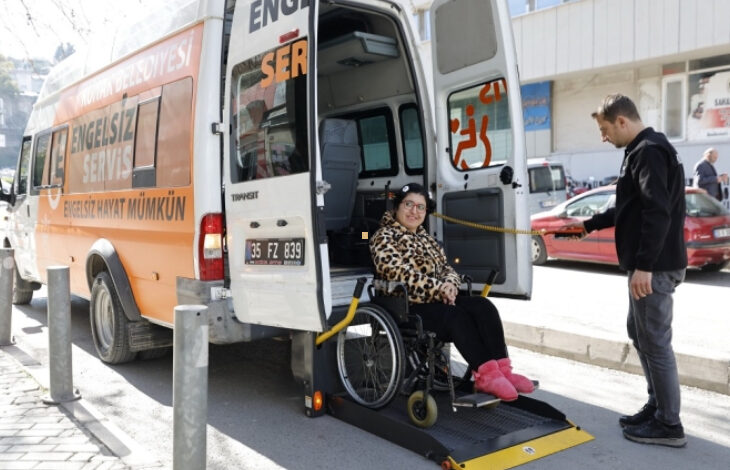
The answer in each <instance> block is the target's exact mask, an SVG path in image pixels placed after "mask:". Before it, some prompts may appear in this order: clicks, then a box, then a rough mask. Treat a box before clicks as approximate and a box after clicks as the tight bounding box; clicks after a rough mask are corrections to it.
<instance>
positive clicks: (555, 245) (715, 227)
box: [531, 186, 730, 271]
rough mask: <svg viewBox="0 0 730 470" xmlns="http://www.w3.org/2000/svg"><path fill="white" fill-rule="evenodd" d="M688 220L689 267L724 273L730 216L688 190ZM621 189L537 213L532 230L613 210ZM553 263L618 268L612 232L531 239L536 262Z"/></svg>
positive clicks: (711, 200) (597, 192)
mask: <svg viewBox="0 0 730 470" xmlns="http://www.w3.org/2000/svg"><path fill="white" fill-rule="evenodd" d="M685 200H686V202H687V217H686V218H685V219H684V239H685V241H686V242H687V260H688V262H689V266H692V267H696V268H702V269H704V270H707V271H719V270H721V269H723V268H724V267H726V266H728V264H730V212H728V210H727V209H725V208H724V207H723V206H722V204H720V203H719V202H718V201H717V200H716V199H715V198H713V197H711V196H709V195H708V194H707V192H705V190H703V189H697V188H690V187H687V188H685ZM615 201H616V186H604V187H601V188H596V189H594V190H591V191H588V192H586V193H583V194H581V195H579V196H576V197H574V198H572V199H569V200H568V201H565V202H564V203H562V204H559V205H557V206H555V207H554V208H553V209H551V210H549V211H547V212H540V213H537V214H534V215H533V216H532V217H531V219H532V230H544V231H546V232H549V231H552V230H556V229H557V228H558V227H560V226H562V225H564V224H566V223H569V222H575V221H579V220H585V219H587V218H589V217H591V216H592V215H593V214H596V213H599V212H603V211H605V210H606V209H607V208H609V207H612V206H613V205H614V204H615ZM548 258H557V259H566V260H574V261H590V262H595V263H606V264H618V258H617V256H616V245H615V244H614V229H613V227H611V228H607V229H603V230H595V231H593V232H591V233H590V234H588V236H586V237H585V238H583V239H581V240H577V239H575V238H568V237H560V236H558V237H557V238H556V236H555V235H553V234H545V235H535V236H533V237H532V263H533V264H543V263H545V261H547V259H548Z"/></svg>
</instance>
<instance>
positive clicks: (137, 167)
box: [132, 97, 160, 188]
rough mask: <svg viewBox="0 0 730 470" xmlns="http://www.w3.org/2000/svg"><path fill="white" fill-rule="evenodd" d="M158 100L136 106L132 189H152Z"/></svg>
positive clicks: (153, 99)
mask: <svg viewBox="0 0 730 470" xmlns="http://www.w3.org/2000/svg"><path fill="white" fill-rule="evenodd" d="M159 110H160V98H159V97H156V98H152V99H151V100H149V101H145V102H142V103H140V104H139V105H138V106H137V130H136V132H135V136H134V165H133V166H134V170H133V173H132V187H134V188H145V187H154V186H155V185H156V184H157V181H156V178H155V153H156V151H157V145H156V144H157V125H158V119H157V117H158V116H159Z"/></svg>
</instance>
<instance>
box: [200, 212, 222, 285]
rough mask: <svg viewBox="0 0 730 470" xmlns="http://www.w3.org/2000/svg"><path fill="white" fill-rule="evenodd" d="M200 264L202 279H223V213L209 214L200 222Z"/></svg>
mask: <svg viewBox="0 0 730 470" xmlns="http://www.w3.org/2000/svg"><path fill="white" fill-rule="evenodd" d="M198 264H199V267H200V280H201V281H217V280H220V279H223V214H207V215H205V216H203V220H202V221H201V222H200V238H199V239H198Z"/></svg>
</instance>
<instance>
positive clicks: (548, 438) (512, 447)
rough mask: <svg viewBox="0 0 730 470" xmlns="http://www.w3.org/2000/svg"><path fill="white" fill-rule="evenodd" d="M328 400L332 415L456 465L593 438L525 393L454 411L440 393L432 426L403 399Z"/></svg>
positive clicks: (550, 450) (497, 462)
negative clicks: (417, 422) (492, 406)
mask: <svg viewBox="0 0 730 470" xmlns="http://www.w3.org/2000/svg"><path fill="white" fill-rule="evenodd" d="M326 403H327V411H328V413H329V414H331V415H332V416H334V417H336V418H338V419H341V420H343V421H345V422H347V423H349V424H352V425H354V426H357V427H359V428H361V429H363V430H365V431H368V432H370V433H372V434H375V435H377V436H379V437H381V438H383V439H386V440H388V441H390V442H392V443H394V444H397V445H399V446H401V447H404V448H406V449H409V450H411V451H413V452H416V453H417V454H419V455H422V456H423V457H426V458H428V459H430V460H433V461H435V462H436V463H438V464H443V465H445V464H450V465H451V468H454V469H458V468H463V469H476V470H480V469H487V468H488V469H495V468H505V469H506V468H512V467H514V466H517V465H521V464H523V463H526V462H529V461H531V460H536V459H539V458H541V457H545V456H547V455H550V454H554V453H556V452H559V451H561V450H564V449H567V448H569V447H573V446H576V445H578V444H581V443H584V442H587V441H590V440H592V439H593V436H591V435H590V434H588V433H587V432H585V431H583V430H581V429H580V428H579V427H576V426H575V425H574V424H573V423H571V422H570V421H569V420H567V419H566V417H565V415H564V414H563V413H561V412H560V411H558V410H557V409H555V408H553V407H552V406H550V405H548V404H547V403H545V402H542V401H539V400H535V399H533V398H529V397H525V396H521V397H520V398H519V399H518V400H517V401H514V402H511V403H504V402H503V403H502V404H500V405H499V410H496V411H491V413H490V411H488V410H486V409H477V408H475V409H465V408H461V410H466V412H465V411H458V412H456V413H453V414H452V413H451V407H450V400H448V399H443V398H441V399H439V398H437V403H438V404H439V420H438V421H437V422H436V424H435V425H434V426H433V427H431V428H428V429H422V428H419V427H416V426H414V425H413V424H411V422H410V421H409V420H408V418H407V415H406V412H405V409H406V406H405V405H404V404H403V402H402V401H401V400H399V399H396V400H395V401H394V402H393V403H391V404H390V405H389V406H388V407H386V408H384V409H382V410H373V409H369V408H367V407H364V406H361V405H359V404H357V403H355V402H354V401H352V400H351V399H350V398H349V397H348V396H346V395H328V396H327V400H326ZM469 413H482V414H479V415H474V414H469ZM442 423H443V425H442ZM502 426H506V427H504V428H502ZM481 429H483V430H484V431H482V430H481Z"/></svg>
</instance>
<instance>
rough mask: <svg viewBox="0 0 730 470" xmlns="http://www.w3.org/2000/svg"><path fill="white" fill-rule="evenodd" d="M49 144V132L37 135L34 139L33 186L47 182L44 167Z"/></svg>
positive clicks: (43, 184) (46, 171) (46, 173)
mask: <svg viewBox="0 0 730 470" xmlns="http://www.w3.org/2000/svg"><path fill="white" fill-rule="evenodd" d="M50 144H51V134H50V133H48V134H45V135H41V136H39V137H38V138H37V139H36V141H35V152H34V153H33V187H34V188H37V187H40V186H45V185H47V184H48V170H47V168H46V166H47V165H46V164H47V163H48V161H47V158H46V157H47V156H48V150H49V147H50Z"/></svg>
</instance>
